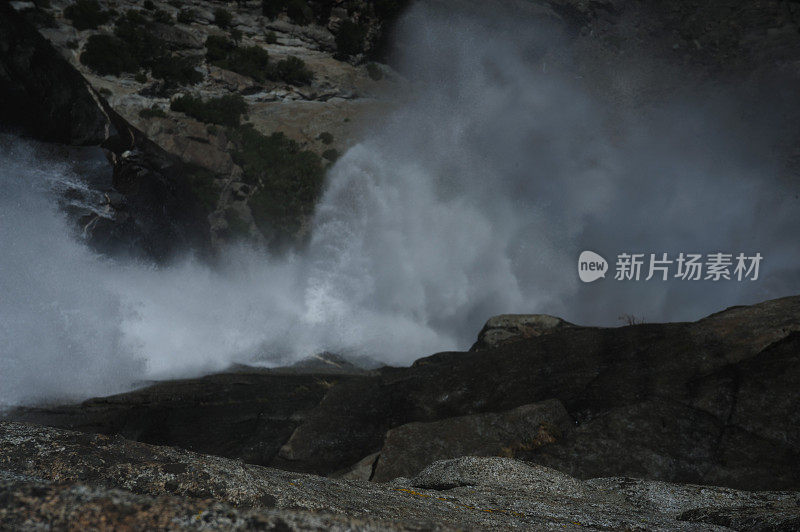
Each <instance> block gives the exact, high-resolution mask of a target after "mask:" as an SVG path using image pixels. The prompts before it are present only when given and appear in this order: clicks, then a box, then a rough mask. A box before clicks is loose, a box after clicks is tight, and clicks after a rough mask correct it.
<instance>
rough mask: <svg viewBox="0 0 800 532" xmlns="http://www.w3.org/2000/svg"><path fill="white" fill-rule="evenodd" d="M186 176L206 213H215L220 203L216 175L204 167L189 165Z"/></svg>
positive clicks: (186, 168) (186, 167)
mask: <svg viewBox="0 0 800 532" xmlns="http://www.w3.org/2000/svg"><path fill="white" fill-rule="evenodd" d="M184 175H185V176H186V178H187V180H188V181H189V186H190V187H191V189H192V192H194V195H195V197H196V198H197V200H198V202H199V203H200V205H201V206H202V207H203V209H205V211H206V212H212V211H214V210H215V209H216V208H217V202H218V201H219V189H218V188H217V185H216V184H215V183H214V177H215V175H214V173H213V172H211V171H210V170H208V169H206V168H203V167H202V166H197V165H194V164H187V165H186V166H185V171H184Z"/></svg>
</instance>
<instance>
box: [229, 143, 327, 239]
mask: <svg viewBox="0 0 800 532" xmlns="http://www.w3.org/2000/svg"><path fill="white" fill-rule="evenodd" d="M233 138H234V141H235V142H236V144H237V150H236V151H234V153H233V157H234V160H235V161H236V163H237V164H239V165H240V166H241V167H242V170H243V171H244V176H245V179H246V180H247V181H248V182H250V183H251V184H254V185H257V187H258V188H257V189H256V192H255V193H254V194H253V196H252V197H251V198H250V211H251V212H252V214H253V219H254V220H255V222H256V225H257V226H258V228H259V229H260V230H261V231H262V232H263V233H264V234H265V235H267V236H268V237H272V238H273V240H278V241H280V240H285V239H291V238H292V237H293V236H294V235H296V234H297V232H298V230H299V229H300V228H301V227H302V224H303V223H304V221H305V220H307V219H308V217H310V216H311V215H312V214H313V212H314V206H315V205H316V202H317V200H318V199H319V197H320V195H321V193H322V185H323V178H324V170H323V167H322V162H321V160H320V158H319V156H318V155H316V154H315V153H312V152H310V151H307V150H300V148H299V146H298V144H297V143H296V142H295V141H293V140H291V139H289V138H287V137H286V136H285V135H284V134H283V133H273V134H272V135H269V136H266V135H262V134H261V133H259V132H258V131H256V130H255V129H253V128H252V127H241V128H238V129H237V130H236V131H235V132H234V135H233Z"/></svg>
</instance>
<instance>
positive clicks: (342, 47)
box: [336, 20, 367, 55]
mask: <svg viewBox="0 0 800 532" xmlns="http://www.w3.org/2000/svg"><path fill="white" fill-rule="evenodd" d="M366 36H367V32H366V29H364V27H363V26H361V25H360V24H356V23H355V22H353V21H352V20H344V21H342V24H341V25H340V26H339V33H337V34H336V51H337V52H338V53H339V54H341V55H358V54H360V53H361V52H363V51H364V39H365V38H366Z"/></svg>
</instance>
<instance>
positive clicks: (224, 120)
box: [170, 94, 247, 126]
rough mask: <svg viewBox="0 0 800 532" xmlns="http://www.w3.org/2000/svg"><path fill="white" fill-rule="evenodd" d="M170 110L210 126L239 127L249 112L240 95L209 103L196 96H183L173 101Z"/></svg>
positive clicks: (221, 98)
mask: <svg viewBox="0 0 800 532" xmlns="http://www.w3.org/2000/svg"><path fill="white" fill-rule="evenodd" d="M170 109H171V110H173V111H176V112H178V113H184V114H186V115H188V116H191V117H192V118H194V119H196V120H199V121H201V122H205V123H208V124H219V125H221V126H237V125H239V120H240V119H241V116H242V115H243V114H244V113H245V112H246V111H247V103H246V102H245V101H244V99H243V98H242V97H241V96H239V95H238V94H233V95H226V96H220V97H219V98H212V99H210V100H208V101H203V100H202V99H201V98H197V97H194V96H181V97H179V98H176V99H175V100H173V101H172V103H171V104H170Z"/></svg>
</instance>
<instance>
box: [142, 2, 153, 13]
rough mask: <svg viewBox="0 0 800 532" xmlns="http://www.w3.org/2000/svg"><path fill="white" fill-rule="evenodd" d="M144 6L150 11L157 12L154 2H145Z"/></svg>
mask: <svg viewBox="0 0 800 532" xmlns="http://www.w3.org/2000/svg"><path fill="white" fill-rule="evenodd" d="M142 6H143V7H144V8H145V9H146V10H148V11H155V9H156V5H155V4H154V3H153V0H144V3H143V4H142Z"/></svg>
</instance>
